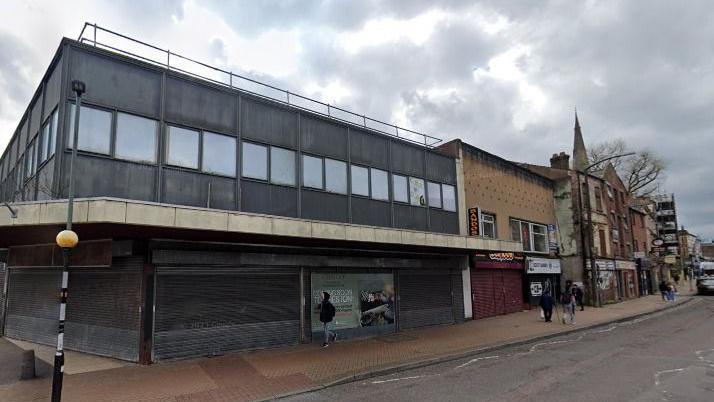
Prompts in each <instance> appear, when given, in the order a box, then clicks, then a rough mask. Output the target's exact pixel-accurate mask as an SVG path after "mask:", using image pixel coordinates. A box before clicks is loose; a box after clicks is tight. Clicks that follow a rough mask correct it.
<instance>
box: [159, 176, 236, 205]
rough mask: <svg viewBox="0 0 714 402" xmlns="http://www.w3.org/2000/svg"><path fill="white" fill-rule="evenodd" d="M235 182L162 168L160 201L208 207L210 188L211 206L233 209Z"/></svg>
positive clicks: (234, 203) (223, 178)
mask: <svg viewBox="0 0 714 402" xmlns="http://www.w3.org/2000/svg"><path fill="white" fill-rule="evenodd" d="M209 183H210V185H209ZM235 183H236V181H235V180H234V179H229V178H225V177H216V176H211V175H207V174H203V173H198V172H189V171H184V170H177V169H164V174H163V175H162V186H161V194H162V195H161V201H162V202H165V203H168V204H178V205H189V206H194V207H208V206H209V188H210V207H211V208H219V209H228V210H233V209H235V208H236V202H235V199H236V195H235V193H236V191H235Z"/></svg>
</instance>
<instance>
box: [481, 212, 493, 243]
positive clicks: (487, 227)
mask: <svg viewBox="0 0 714 402" xmlns="http://www.w3.org/2000/svg"><path fill="white" fill-rule="evenodd" d="M481 222H482V224H483V236H484V237H490V238H492V239H495V238H496V217H495V216H493V215H491V214H484V213H482V214H481Z"/></svg>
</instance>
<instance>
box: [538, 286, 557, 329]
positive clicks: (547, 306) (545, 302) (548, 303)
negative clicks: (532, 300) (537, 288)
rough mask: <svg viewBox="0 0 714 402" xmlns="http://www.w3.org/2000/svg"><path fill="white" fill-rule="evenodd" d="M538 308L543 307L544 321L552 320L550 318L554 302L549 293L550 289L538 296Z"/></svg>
mask: <svg viewBox="0 0 714 402" xmlns="http://www.w3.org/2000/svg"><path fill="white" fill-rule="evenodd" d="M539 304H540V308H542V309H543V318H545V322H553V321H552V320H551V318H552V317H553V305H554V304H555V300H554V299H553V296H551V295H550V291H548V292H545V293H543V295H542V296H541V297H540V303H539Z"/></svg>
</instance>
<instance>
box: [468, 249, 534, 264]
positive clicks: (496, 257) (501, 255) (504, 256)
mask: <svg viewBox="0 0 714 402" xmlns="http://www.w3.org/2000/svg"><path fill="white" fill-rule="evenodd" d="M474 257H476V258H478V259H488V260H491V261H498V262H505V261H523V256H522V255H519V254H516V253H512V252H510V251H509V252H506V251H501V252H497V253H486V254H484V253H476V254H474Z"/></svg>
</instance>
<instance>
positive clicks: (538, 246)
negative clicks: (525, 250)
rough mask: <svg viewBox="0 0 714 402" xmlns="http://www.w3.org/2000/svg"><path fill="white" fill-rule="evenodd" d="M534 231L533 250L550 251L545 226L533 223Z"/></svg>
mask: <svg viewBox="0 0 714 402" xmlns="http://www.w3.org/2000/svg"><path fill="white" fill-rule="evenodd" d="M531 229H532V232H533V251H538V252H541V253H546V252H548V240H547V237H548V232H547V229H546V227H545V226H543V225H536V224H531Z"/></svg>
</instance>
